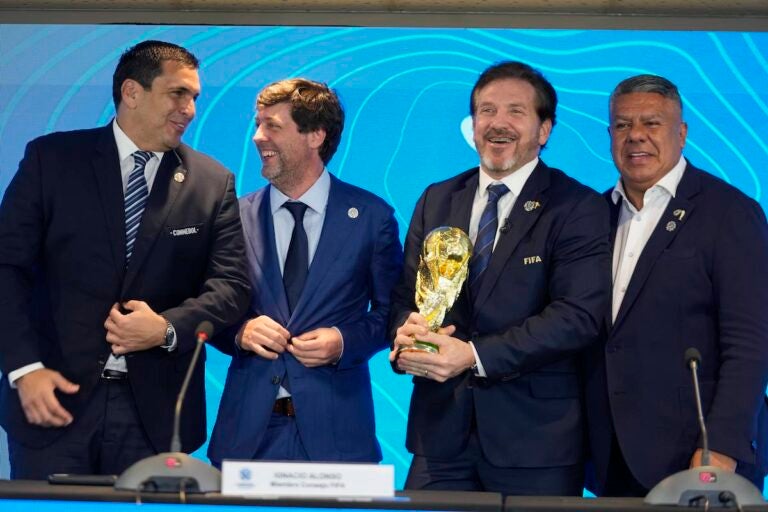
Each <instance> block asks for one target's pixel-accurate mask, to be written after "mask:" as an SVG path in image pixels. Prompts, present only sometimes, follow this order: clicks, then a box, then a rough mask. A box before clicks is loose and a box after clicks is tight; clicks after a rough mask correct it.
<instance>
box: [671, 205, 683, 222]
mask: <svg viewBox="0 0 768 512" xmlns="http://www.w3.org/2000/svg"><path fill="white" fill-rule="evenodd" d="M672 216H673V217H676V218H677V220H679V221H680V222H683V217H685V210H683V209H680V208H678V209H677V210H675V211H673V212H672Z"/></svg>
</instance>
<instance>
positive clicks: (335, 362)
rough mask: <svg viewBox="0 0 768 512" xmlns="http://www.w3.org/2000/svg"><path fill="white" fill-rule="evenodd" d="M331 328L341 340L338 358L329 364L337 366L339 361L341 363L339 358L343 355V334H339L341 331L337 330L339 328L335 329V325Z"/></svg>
mask: <svg viewBox="0 0 768 512" xmlns="http://www.w3.org/2000/svg"><path fill="white" fill-rule="evenodd" d="M332 328H333V329H336V332H337V333H339V338H341V352H340V353H339V358H338V359H336V361H334V362H333V363H331V364H339V361H341V356H343V355H344V335H343V334H341V329H339V328H338V327H336V326H335V325H334V326H333V327H332Z"/></svg>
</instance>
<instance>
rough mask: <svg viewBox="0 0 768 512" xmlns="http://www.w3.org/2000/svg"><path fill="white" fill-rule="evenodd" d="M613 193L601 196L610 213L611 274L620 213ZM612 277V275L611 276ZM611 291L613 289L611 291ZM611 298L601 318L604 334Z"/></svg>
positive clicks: (608, 320) (609, 328) (609, 314)
mask: <svg viewBox="0 0 768 512" xmlns="http://www.w3.org/2000/svg"><path fill="white" fill-rule="evenodd" d="M612 193H613V189H611V190H609V191H608V192H606V193H605V194H603V197H605V200H606V201H608V211H609V212H610V219H609V222H610V231H609V232H608V247H610V249H611V272H613V249H614V246H615V245H616V229H617V227H618V225H619V213H620V212H621V201H619V202H618V203H614V202H613V199H612V196H611V194H612ZM611 276H613V274H611ZM611 291H613V289H611ZM612 308H613V296H611V308H609V309H608V311H607V312H606V314H605V315H604V316H603V327H605V329H606V332H610V330H611V323H612V321H613V314H612V313H613V309H612Z"/></svg>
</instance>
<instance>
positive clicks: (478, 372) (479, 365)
mask: <svg viewBox="0 0 768 512" xmlns="http://www.w3.org/2000/svg"><path fill="white" fill-rule="evenodd" d="M469 346H470V347H472V353H474V354H475V364H476V365H477V368H476V369H475V375H476V376H477V377H483V378H485V377H488V374H487V373H485V368H483V362H482V361H480V356H478V355H477V349H476V348H475V344H474V343H472V342H471V341H470V342H469Z"/></svg>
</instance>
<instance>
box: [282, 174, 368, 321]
mask: <svg viewBox="0 0 768 512" xmlns="http://www.w3.org/2000/svg"><path fill="white" fill-rule="evenodd" d="M342 187H343V185H342V183H341V182H340V181H339V180H338V178H336V177H335V176H333V175H331V188H330V190H329V191H328V204H327V206H326V208H325V219H324V220H323V228H322V231H321V232H320V240H319V241H318V244H317V249H316V250H315V255H314V257H313V258H312V263H311V265H310V266H309V273H308V274H307V280H306V282H305V283H304V289H303V290H302V292H301V297H299V302H298V303H297V304H296V308H295V309H294V311H293V316H292V317H291V323H292V324H294V325H298V324H300V323H301V322H302V321H303V317H302V316H301V313H302V312H303V311H309V310H311V309H314V308H308V307H307V306H309V305H310V304H312V300H313V298H314V295H315V291H316V290H319V289H320V288H321V286H322V284H323V281H324V280H325V278H326V276H328V273H329V272H328V270H329V269H330V268H331V267H332V266H333V265H334V264H335V263H337V262H343V261H344V254H345V247H346V246H347V244H348V243H349V240H350V239H359V235H357V225H359V224H360V222H361V220H362V219H361V217H362V216H363V215H366V214H367V212H366V210H365V206H364V205H362V204H353V203H352V202H351V201H350V198H349V196H348V195H347V194H345V193H344V190H343V188H342ZM351 208H355V209H356V212H357V215H356V216H354V215H350V209H351Z"/></svg>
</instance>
